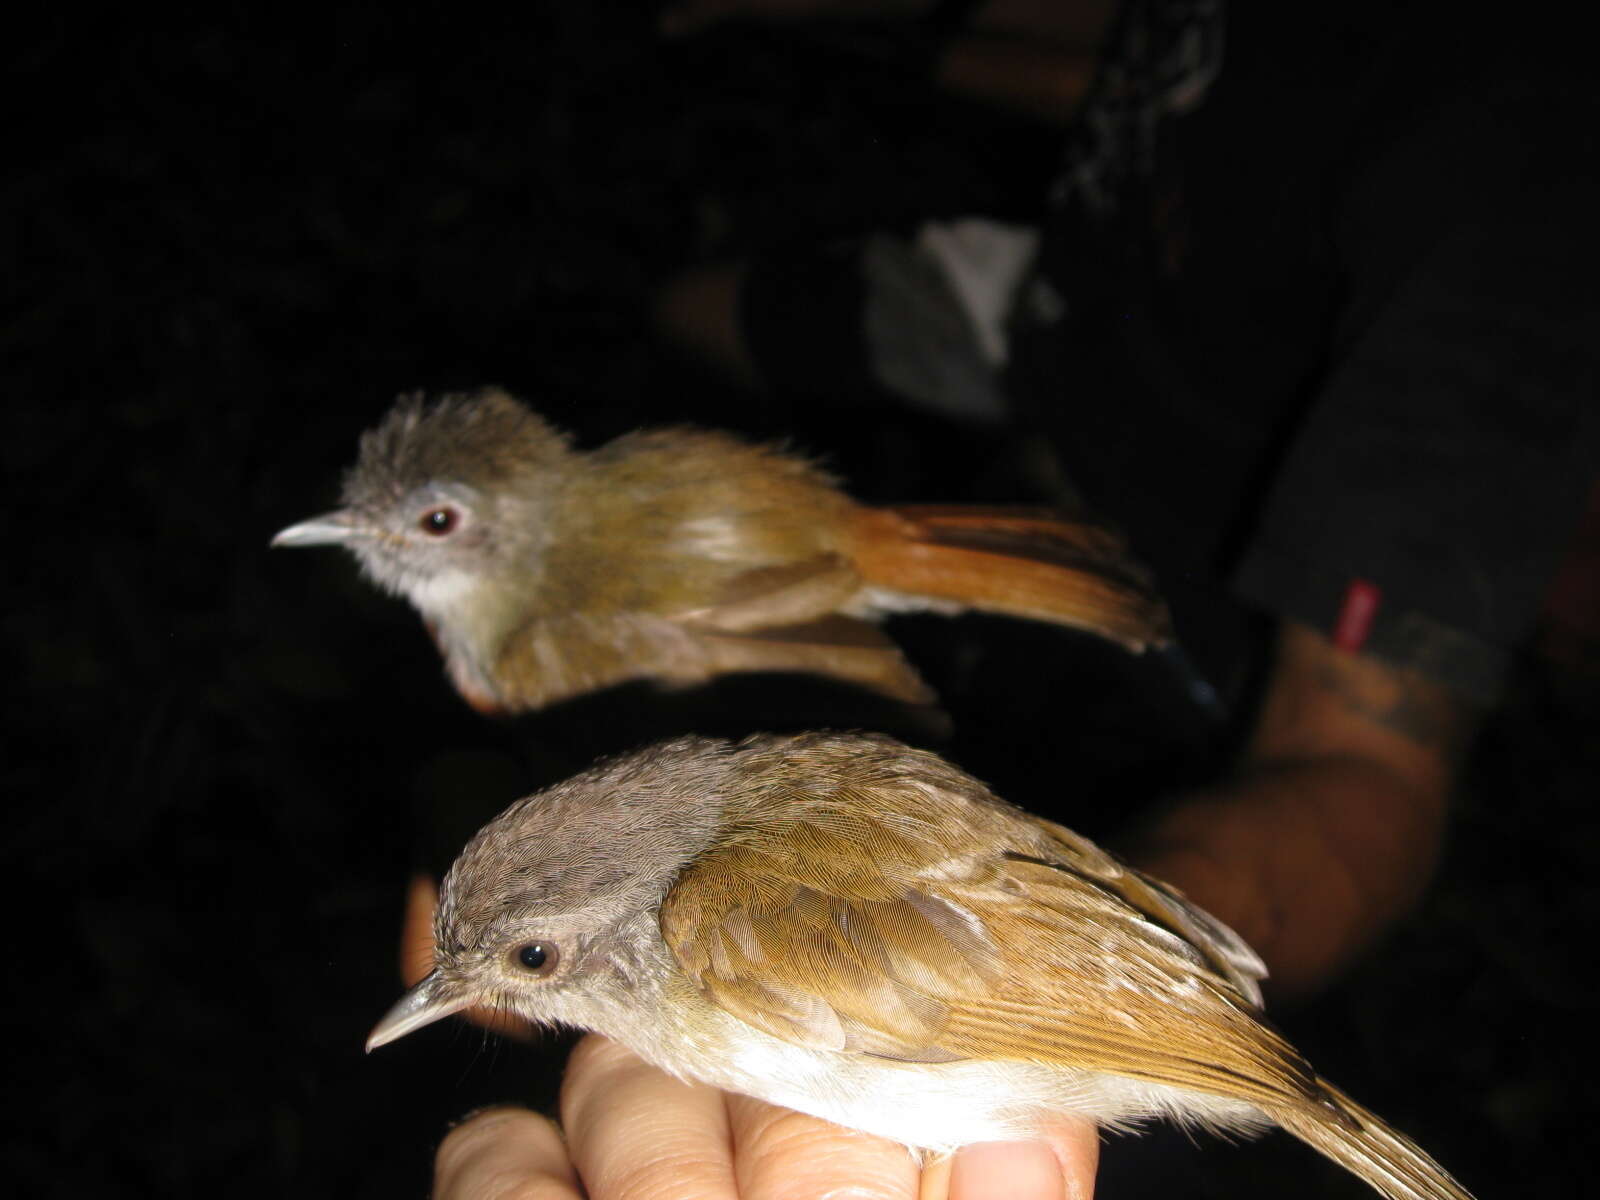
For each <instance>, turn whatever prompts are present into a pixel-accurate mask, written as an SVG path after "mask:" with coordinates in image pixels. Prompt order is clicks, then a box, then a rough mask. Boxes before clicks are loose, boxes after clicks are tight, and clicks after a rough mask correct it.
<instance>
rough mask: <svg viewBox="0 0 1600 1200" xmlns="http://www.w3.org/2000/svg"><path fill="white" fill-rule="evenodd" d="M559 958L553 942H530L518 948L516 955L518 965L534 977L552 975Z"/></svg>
mask: <svg viewBox="0 0 1600 1200" xmlns="http://www.w3.org/2000/svg"><path fill="white" fill-rule="evenodd" d="M559 957H560V956H559V955H558V954H557V953H556V947H555V943H553V942H528V943H526V944H525V945H522V946H519V947H517V953H516V959H517V965H518V966H519V967H521V968H522V969H523V970H524V971H529V972H531V973H533V974H534V975H548V974H550V972H551V971H554V970H555V969H556V960H557V958H559Z"/></svg>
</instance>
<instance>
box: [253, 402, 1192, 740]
mask: <svg viewBox="0 0 1600 1200" xmlns="http://www.w3.org/2000/svg"><path fill="white" fill-rule="evenodd" d="M327 544H332V545H340V546H344V547H345V548H347V549H348V550H350V551H351V552H352V553H353V554H355V556H356V558H357V559H358V560H359V561H360V562H361V565H362V567H363V568H364V570H365V571H366V574H367V575H368V576H369V577H370V578H371V579H373V580H374V581H375V582H376V583H377V584H378V585H379V586H381V587H383V588H385V589H386V590H388V591H390V592H393V593H395V594H398V595H402V596H405V597H406V598H407V599H409V600H410V601H411V603H412V604H413V605H414V606H415V607H416V608H417V609H418V610H419V611H420V612H421V614H422V616H423V619H424V620H425V621H426V622H427V625H428V628H429V629H430V630H431V631H432V633H433V636H434V639H435V641H436V642H437V644H438V646H439V649H440V652H441V653H442V654H443V655H444V659H445V664H446V667H447V670H448V672H449V675H450V678H451V680H452V681H453V682H454V684H455V686H456V688H457V690H458V691H460V693H461V694H462V695H463V696H464V697H466V699H467V700H468V701H469V702H470V703H471V704H472V705H473V706H474V707H475V708H478V709H480V710H482V711H485V712H515V711H523V710H530V709H537V708H542V707H544V706H545V705H548V704H551V703H554V702H556V701H559V700H563V699H566V698H568V697H572V696H577V695H581V694H583V693H586V692H591V691H595V690H598V689H601V688H605V687H609V686H611V685H613V684H619V683H624V682H627V681H630V680H636V679H651V680H655V681H657V682H660V683H664V684H669V685H687V684H695V683H701V682H704V681H706V680H709V679H711V678H714V677H716V676H718V675H723V674H727V673H731V672H746V671H797V672H808V673H813V674H818V675H824V676H831V677H833V678H835V679H840V680H843V681H846V682H850V683H854V684H858V685H863V686H866V687H869V688H872V689H874V690H876V691H879V692H881V693H884V694H886V695H888V696H891V697H894V698H896V699H901V700H908V701H913V702H919V703H920V702H927V701H929V700H931V699H932V697H931V694H930V692H929V690H928V688H927V686H926V685H925V684H924V683H923V682H922V680H921V678H920V677H919V676H918V675H917V673H916V671H915V670H914V669H913V668H912V667H911V665H910V664H909V663H907V662H906V660H905V659H904V657H902V655H901V654H900V651H899V650H898V649H897V648H896V647H895V645H894V643H893V642H891V641H890V640H889V639H888V637H887V636H886V635H885V634H884V633H883V632H882V631H881V630H880V629H879V628H878V626H877V624H876V622H877V619H878V618H881V617H882V616H884V615H886V614H889V613H896V612H917V611H933V612H941V613H950V614H954V613H960V612H965V611H969V610H972V611H978V612H987V613H999V614H1005V615H1009V616H1014V617H1022V618H1027V619H1031V620H1036V621H1048V622H1054V623H1056V624H1059V625H1064V626H1067V627H1069V628H1073V629H1079V630H1085V631H1087V632H1090V633H1093V634H1098V635H1099V636H1101V637H1104V638H1109V639H1111V640H1112V641H1114V642H1117V643H1120V644H1121V645H1123V646H1126V647H1127V648H1128V649H1130V650H1133V651H1142V650H1144V649H1145V648H1146V647H1149V646H1152V645H1158V644H1160V643H1162V642H1163V641H1165V640H1166V638H1167V636H1168V630H1169V624H1168V618H1167V613H1166V609H1165V607H1164V606H1163V604H1162V602H1161V600H1160V598H1159V597H1158V596H1157V595H1156V593H1155V591H1154V589H1153V587H1152V584H1151V582H1150V579H1149V576H1148V574H1147V573H1146V572H1145V571H1144V569H1143V568H1142V567H1140V566H1139V565H1138V564H1137V563H1135V562H1134V561H1133V559H1132V558H1131V557H1130V556H1129V554H1128V552H1127V549H1126V547H1125V545H1124V543H1123V541H1122V539H1121V538H1120V537H1118V536H1117V535H1116V534H1115V533H1113V532H1111V531H1109V530H1107V529H1105V528H1103V527H1101V526H1098V525H1095V524H1092V523H1089V522H1085V521H1081V520H1075V519H1073V518H1070V517H1068V516H1065V515H1062V514H1060V513H1057V512H1054V511H1051V510H1048V509H1038V508H1023V507H1018V508H981V507H957V506H928V505H923V506H915V505H913V506H896V507H887V508H873V507H868V506H865V505H861V504H858V503H856V502H855V501H853V500H851V499H850V498H849V497H848V496H846V495H845V494H844V493H843V492H842V491H841V490H840V489H839V487H838V486H837V484H836V483H835V481H834V480H833V479H832V478H830V477H829V476H828V475H827V474H826V473H825V472H823V471H822V470H820V469H819V468H818V467H816V466H815V465H814V464H812V463H811V462H809V461H807V460H806V459H804V458H802V457H800V456H798V455H795V454H792V453H789V452H787V451H785V450H783V449H780V448H777V447H773V446H766V445H754V444H751V443H748V442H744V441H741V440H739V439H737V438H735V437H732V436H730V435H727V434H724V433H717V432H711V431H705V430H695V429H681V428H680V429H660V430H649V431H642V432H637V433H632V434H628V435H625V436H623V437H620V438H617V439H616V440H615V441H612V442H610V443H608V444H606V445H603V446H601V447H599V448H598V449H595V450H592V451H583V450H579V449H576V448H575V447H574V446H573V445H572V443H571V441H570V439H569V438H568V437H567V435H566V434H564V433H562V432H560V431H559V430H557V429H555V428H554V427H552V426H551V425H550V424H549V423H548V422H547V421H545V420H544V419H543V418H542V417H540V416H538V415H537V414H535V413H534V412H532V411H530V410H529V409H528V408H527V407H525V406H524V405H522V404H520V403H519V402H518V401H516V400H515V399H513V398H512V397H511V396H509V395H507V394H506V393H505V392H502V391H499V390H494V389H490V390H486V391H481V392H478V393H475V394H470V395H450V396H445V397H443V398H441V399H440V400H438V401H437V402H435V403H432V404H428V403H425V402H424V401H423V400H422V398H421V397H420V396H408V397H403V398H402V399H401V400H400V402H399V403H398V404H397V405H396V406H395V408H394V409H393V411H391V412H390V413H389V414H388V416H387V417H385V419H384V420H383V421H382V422H381V423H380V424H379V425H378V426H377V427H376V428H375V429H373V430H371V431H370V432H368V433H367V434H365V435H364V436H363V437H362V439H361V446H360V454H359V458H358V460H357V462H356V464H355V466H354V467H353V468H351V470H350V471H349V473H348V474H347V476H346V478H345V482H344V495H343V507H342V508H340V509H338V510H337V511H334V512H330V513H326V514H323V515H322V516H319V517H315V518H312V519H311V520H308V521H302V522H300V523H299V524H297V525H292V526H290V527H289V528H287V529H285V530H283V531H282V532H280V533H279V534H278V535H277V536H276V537H275V538H274V539H273V545H275V546H312V545H327Z"/></svg>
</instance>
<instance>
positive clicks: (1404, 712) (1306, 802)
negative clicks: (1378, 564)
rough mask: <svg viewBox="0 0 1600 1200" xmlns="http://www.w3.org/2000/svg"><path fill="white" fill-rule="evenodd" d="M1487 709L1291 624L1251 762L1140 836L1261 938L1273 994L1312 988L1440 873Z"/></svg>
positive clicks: (1158, 871)
mask: <svg viewBox="0 0 1600 1200" xmlns="http://www.w3.org/2000/svg"><path fill="white" fill-rule="evenodd" d="M1479 720H1480V712H1479V709H1478V708H1477V707H1476V706H1475V705H1473V704H1471V703H1469V702H1468V701H1467V700H1465V699H1464V698H1462V697H1461V696H1459V695H1458V694H1457V693H1455V692H1453V691H1452V690H1451V689H1450V688H1448V687H1446V686H1445V685H1444V684H1441V683H1439V682H1437V681H1435V680H1434V679H1432V678H1430V677H1429V676H1427V675H1425V674H1423V673H1422V672H1421V671H1419V670H1417V669H1416V668H1415V667H1411V666H1407V665H1402V664H1398V663H1395V662H1391V661H1387V660H1385V659H1381V658H1378V657H1376V656H1374V655H1371V654H1362V653H1356V652H1352V651H1347V650H1343V649H1341V648H1339V647H1337V646H1336V645H1334V643H1333V642H1332V641H1330V640H1329V639H1328V638H1326V637H1324V636H1323V635H1322V634H1320V633H1318V632H1317V631H1316V630H1314V629H1312V628H1311V627H1310V626H1307V625H1302V624H1299V623H1296V622H1285V623H1284V625H1283V628H1282V631H1281V633H1280V635H1279V639H1278V649H1277V660H1276V664H1275V666H1274V668H1273V671H1272V674H1271V677H1270V680H1269V682H1268V685H1267V688H1266V691H1265V694H1264V697H1263V700H1262V704H1261V709H1260V713H1259V716H1258V718H1257V720H1256V722H1255V725H1254V728H1253V732H1252V734H1251V736H1250V737H1249V739H1248V741H1247V743H1246V746H1245V749H1244V752H1243V754H1242V756H1241V759H1240V761H1239V764H1238V767H1237V769H1236V770H1235V771H1234V773H1233V774H1232V776H1231V777H1230V778H1229V779H1227V780H1225V781H1223V782H1221V783H1218V784H1216V785H1213V786H1212V787H1209V788H1207V789H1205V790H1203V791H1200V792H1196V793H1193V794H1191V795H1188V796H1186V797H1183V798H1181V799H1180V800H1178V801H1177V802H1176V803H1174V804H1173V805H1172V806H1171V807H1170V808H1169V809H1167V810H1166V811H1165V812H1164V813H1163V814H1162V815H1161V816H1160V817H1159V818H1158V819H1157V820H1156V821H1155V822H1154V823H1153V824H1152V825H1150V826H1149V827H1147V828H1146V829H1144V830H1143V831H1142V832H1141V833H1140V834H1139V835H1138V836H1137V837H1136V838H1135V839H1133V840H1132V841H1131V842H1130V843H1129V844H1128V845H1127V846H1126V847H1125V849H1126V851H1127V853H1128V854H1129V857H1130V858H1132V859H1133V861H1135V862H1136V863H1137V864H1138V865H1139V866H1140V867H1141V868H1143V869H1145V870H1147V871H1149V872H1150V873H1151V874H1153V875H1156V876H1157V877H1159V878H1162V879H1165V880H1167V881H1169V882H1171V883H1174V884H1176V885H1177V886H1178V887H1180V888H1181V889H1183V890H1184V891H1185V892H1186V893H1187V894H1188V895H1189V896H1190V897H1191V898H1192V899H1193V900H1195V901H1196V902H1197V903H1198V904H1200V905H1201V906H1202V907H1203V908H1205V909H1207V910H1208V911H1210V912H1211V913H1213V914H1214V915H1216V916H1217V917H1219V918H1220V919H1222V920H1223V921H1225V922H1226V923H1228V924H1229V925H1231V926H1232V927H1233V928H1234V929H1235V930H1236V931H1237V932H1238V933H1239V934H1240V935H1241V936H1242V937H1243V938H1244V939H1245V941H1247V942H1248V943H1250V945H1251V946H1252V947H1254V948H1255V950H1256V951H1257V952H1258V953H1260V954H1261V955H1262V957H1263V958H1264V959H1265V960H1266V962H1267V965H1268V967H1269V969H1270V970H1271V972H1272V974H1271V976H1270V978H1269V992H1270V994H1272V995H1273V996H1274V997H1277V998H1284V997H1294V996H1301V995H1305V994H1307V993H1309V992H1312V991H1315V990H1316V989H1317V988H1318V987H1319V986H1321V985H1322V984H1324V983H1326V982H1327V981H1328V980H1329V979H1330V978H1332V977H1333V976H1334V975H1335V974H1337V972H1338V971H1339V970H1340V968H1342V967H1343V966H1344V965H1345V964H1347V963H1348V962H1349V961H1350V960H1351V959H1352V958H1353V957H1355V956H1356V955H1357V954H1359V953H1360V951H1361V950H1362V949H1363V948H1364V947H1366V946H1367V945H1369V944H1370V943H1371V942H1372V941H1373V940H1374V939H1375V938H1376V937H1378V936H1379V934H1380V933H1381V932H1382V931H1383V929H1384V928H1385V927H1387V926H1388V925H1389V924H1390V923H1392V922H1393V921H1394V920H1395V919H1396V918H1397V917H1399V916H1401V915H1402V914H1403V913H1404V912H1405V910H1406V909H1407V908H1408V907H1409V906H1410V905H1411V904H1412V903H1413V902H1414V901H1415V899H1416V898H1417V896H1418V894H1419V893H1420V892H1421V890H1422V888H1423V887H1424V885H1425V884H1426V883H1427V880H1428V878H1429V876H1430V874H1431V872H1432V870H1433V866H1434V862H1435V859H1436V857H1437V854H1438V848H1439V844H1440V840H1441V838H1442V836H1443V832H1444V827H1445V820H1446V814H1447V809H1448V801H1449V794H1450V789H1451V786H1452V784H1453V782H1454V780H1455V777H1456V773H1457V770H1458V768H1459V766H1460V762H1461V758H1462V755H1463V754H1464V752H1465V749H1466V747H1467V745H1468V743H1469V742H1470V740H1471V737H1472V735H1473V732H1474V731H1475V729H1476V728H1477V725H1478V723H1479Z"/></svg>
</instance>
